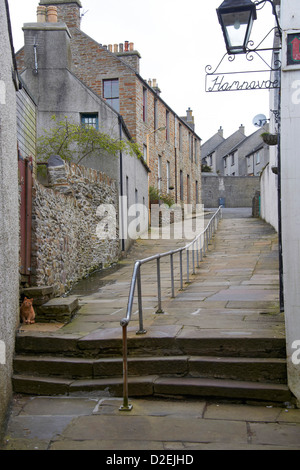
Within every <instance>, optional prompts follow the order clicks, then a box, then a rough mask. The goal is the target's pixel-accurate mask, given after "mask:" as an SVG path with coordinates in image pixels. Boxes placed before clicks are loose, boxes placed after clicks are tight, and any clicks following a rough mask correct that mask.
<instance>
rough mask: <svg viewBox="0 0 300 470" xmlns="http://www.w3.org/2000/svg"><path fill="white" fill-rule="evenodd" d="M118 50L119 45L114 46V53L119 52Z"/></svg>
mask: <svg viewBox="0 0 300 470" xmlns="http://www.w3.org/2000/svg"><path fill="white" fill-rule="evenodd" d="M118 50H119V46H118V44H114V52H115V53H116V52H118Z"/></svg>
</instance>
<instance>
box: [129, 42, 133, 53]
mask: <svg viewBox="0 0 300 470" xmlns="http://www.w3.org/2000/svg"><path fill="white" fill-rule="evenodd" d="M129 50H130V51H133V50H134V43H133V42H130V43H129Z"/></svg>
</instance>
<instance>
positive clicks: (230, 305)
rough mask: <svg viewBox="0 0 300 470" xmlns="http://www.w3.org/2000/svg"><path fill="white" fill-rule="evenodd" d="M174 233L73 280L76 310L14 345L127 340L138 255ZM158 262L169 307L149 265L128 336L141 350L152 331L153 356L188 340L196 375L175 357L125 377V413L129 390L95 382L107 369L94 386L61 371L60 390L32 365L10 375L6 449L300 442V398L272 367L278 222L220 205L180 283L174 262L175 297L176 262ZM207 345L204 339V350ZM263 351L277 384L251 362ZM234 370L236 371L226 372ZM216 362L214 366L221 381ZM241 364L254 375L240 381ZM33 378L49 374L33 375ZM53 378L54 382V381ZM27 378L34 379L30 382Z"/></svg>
mask: <svg viewBox="0 0 300 470" xmlns="http://www.w3.org/2000/svg"><path fill="white" fill-rule="evenodd" d="M173 243H174V241H173ZM178 243H183V241H181V242H179V241H178ZM171 244H172V241H169V240H155V241H151V240H139V241H137V243H136V245H135V246H134V248H133V249H132V250H131V251H130V253H129V254H128V256H127V257H126V258H125V259H124V260H122V261H121V262H120V263H119V265H118V266H117V267H115V268H114V269H111V270H107V272H106V273H105V274H102V275H101V279H100V277H99V280H98V281H99V284H98V286H100V287H98V286H97V283H96V282H94V280H93V279H90V280H89V281H87V282H85V285H83V284H82V285H80V284H78V285H77V287H76V288H75V289H74V290H73V292H72V293H71V295H76V296H78V297H79V302H80V310H79V311H78V313H77V315H76V317H75V318H74V319H73V320H72V321H71V322H70V323H68V324H67V325H58V324H41V323H40V324H38V323H37V324H36V325H34V326H22V327H21V328H20V331H19V334H18V349H19V350H21V351H22V354H23V355H24V354H27V355H31V356H32V355H34V354H35V355H36V357H38V355H43V354H47V355H50V351H51V349H53V344H54V343H55V342H57V344H59V345H60V347H61V348H62V349H61V350H63V349H65V348H66V347H67V346H66V344H67V342H68V341H72V344H73V345H74V343H76V344H77V345H78V344H79V343H80V348H82V349H83V350H85V351H86V352H87V353H88V354H87V356H86V357H88V358H89V360H90V361H91V362H93V359H92V354H93V351H94V350H96V349H97V350H98V351H99V350H101V348H104V343H103V342H102V341H104V340H105V344H106V346H107V345H108V343H109V341H115V343H114V344H118V345H119V343H120V338H121V327H120V320H121V319H122V318H123V317H124V315H125V311H126V307H127V299H128V291H129V286H130V281H131V275H132V268H133V264H134V261H135V260H136V259H141V258H144V257H145V256H150V255H151V254H153V253H157V252H163V251H167V250H168V249H170V248H171ZM161 268H162V305H163V311H164V313H161V314H156V313H155V308H156V306H157V287H156V282H155V276H156V270H155V268H154V267H153V266H152V267H151V266H150V265H145V267H144V266H143V271H142V295H143V313H144V327H145V329H146V330H147V333H146V334H145V335H139V336H137V335H136V330H137V325H138V314H137V312H134V316H133V320H132V322H131V323H130V326H129V344H130V341H132V345H133V346H134V347H136V348H137V349H136V351H140V350H142V349H144V352H145V351H146V350H147V347H149V348H150V340H151V339H152V340H154V343H153V344H154V346H153V348H156V354H155V357H156V358H155V359H154V360H152V359H151V361H152V363H153V362H159V360H160V357H159V356H161V357H163V358H164V360H166V359H167V358H168V357H169V358H170V359H171V358H172V359H173V357H174V356H179V355H180V353H179V350H180V352H181V354H182V352H183V353H184V361H185V363H186V362H187V363H189V367H190V369H189V372H191V371H194V373H193V376H192V377H182V376H180V375H178V374H174V375H173V376H171V369H172V366H171V365H170V363H171V361H169V363H168V364H169V365H168V364H167V365H166V367H167V368H168V367H170V370H169V373H170V374H169V375H168V374H167V373H166V371H165V373H162V374H161V376H159V375H157V374H155V373H154V374H153V375H151V376H149V377H143V380H144V383H142V380H141V383H137V382H138V380H137V379H136V380H133V385H132V388H131V385H130V384H129V385H130V386H129V397H130V401H131V403H132V405H133V408H132V411H130V412H125V413H124V412H123V413H122V412H120V411H119V408H120V405H121V404H122V396H121V395H120V394H117V393H116V390H120V386H121V384H120V383H119V382H118V384H117V385H116V388H114V387H113V385H112V386H111V388H110V387H108V386H107V385H106V386H105V384H104V385H103V386H102V388H101V387H100V388H99V386H100V385H99V384H100V382H101V380H100V379H99V381H98V386H97V385H95V384H96V382H97V380H96V381H93V380H91V379H84V378H82V379H81V380H72V379H70V378H69V379H68V380H67V379H64V378H63V377H62V378H61V379H60V380H59V381H57V383H59V386H60V387H61V388H60V389H59V390H62V391H63V392H62V393H60V394H58V395H57V394H55V393H48V394H47V386H48V385H49V384H50V382H51V376H50V375H51V374H49V376H48V377H42V378H41V377H40V378H38V377H36V378H34V377H33V378H32V377H31V379H32V382H31V379H30V377H29V375H28V376H26V377H22V373H21V369H19V371H20V373H19V374H18V373H15V376H14V386H15V391H16V393H15V397H14V405H13V408H12V410H11V416H10V421H9V425H8V430H7V435H6V439H5V443H4V449H7V450H23V449H48V450H72V449H78V450H100V449H101V450H106V451H110V450H137V451H138V450H165V451H166V450H168V451H170V452H171V451H172V452H174V451H181V450H184V451H187V450H190V451H193V450H208V449H209V450H217V449H220V450H221V449H223V450H225V449H226V450H229V449H230V450H239V449H248V450H254V449H255V450H257V449H259V450H262V449H264V450H269V449H273V450H274V449H277V450H279V449H293V450H296V449H297V450H299V449H300V410H299V409H295V408H294V406H293V401H292V398H291V399H290V398H289V392H288V388H287V387H286V385H284V384H283V383H281V382H282V381H281V379H279V378H277V377H275V378H274V377H273V374H275V372H274V371H275V369H276V370H277V366H278V367H282V365H283V364H284V358H282V355H284V352H283V351H282V349H284V344H285V325H284V314H283V313H280V309H279V274H278V243H277V234H276V232H275V231H274V230H273V229H272V228H271V227H270V226H269V225H268V224H265V223H264V222H263V221H261V220H260V219H255V218H252V217H251V214H250V213H249V210H248V209H234V210H230V209H224V211H223V219H222V220H221V222H220V223H219V227H218V230H217V233H216V235H215V236H214V238H213V240H212V243H211V244H210V246H209V251H208V252H207V253H206V256H205V257H204V258H203V260H202V261H200V262H199V267H197V268H196V272H195V274H194V275H191V276H190V282H189V283H188V284H185V286H184V289H183V290H180V285H179V282H178V279H179V271H178V265H177V264H175V285H176V295H175V298H171V287H170V281H169V264H168V263H165V264H164V263H162V266H161ZM135 306H136V303H135ZM35 339H37V342H36V343H35V345H36V346H34V340H35ZM198 341H200V342H199V343H198ZM43 342H44V343H43ZM42 344H43V346H41V345H42ZM200 344H201V346H199V345H200ZM245 344H246V345H247V346H245ZM38 345H39V346H38ZM68 345H70V343H68ZM147 345H148V346H147ZM68 347H70V348H71V346H68ZM107 347H108V346H107ZM199 347H200V349H201V348H202V349H203V351H200V352H201V353H199V349H198V348H199ZM35 348H36V349H35ZM47 348H48V350H47ZM99 348H100V349H99ZM244 348H245V349H244ZM205 349H206V350H205ZM60 352H61V351H60ZM69 352H70V350H69ZM159 352H160V354H159ZM134 354H136V352H135V353H134ZM270 354H271V356H270ZM146 355H147V354H146ZM58 356H59V354H58ZM70 356H71V354H69V359H70V361H71V358H70ZM148 356H149V357H150V358H151V357H152V356H154V353H153V352H152V353H151V354H150V352H149V351H148ZM200 356H201V357H200ZM202 356H205V357H202ZM212 356H215V357H214V358H213V357H212ZM232 356H234V357H232ZM25 357H26V356H24V358H25ZM229 357H231V362H230V363H229V362H227V361H228V360H229ZM258 357H259V358H260V359H259V360H258ZM261 358H262V359H261ZM177 359H178V358H177ZM107 360H108V359H107ZM132 360H133V362H134V357H133V358H132ZM174 360H175V359H174ZM262 360H264V361H265V362H264V363H263V364H262V369H263V370H264V374H267V376H268V378H269V380H268V382H269V384H264V383H261V382H260V383H258V381H257V383H256V381H255V373H256V372H255V371H253V369H255V364H256V363H258V361H262ZM76 361H77V362H76ZM116 361H117V359H116V358H115V362H116ZM179 362H180V361H179ZM179 362H178V364H179ZM212 363H214V366H213V370H214V372H211V367H212V366H211V364H212ZM217 363H218V364H217ZM111 364H112V363H110V367H111ZM80 365H81V364H80V358H78V357H74V363H73V366H74V367H75V368H76V367H80ZM119 365H120V364H119ZM275 365H276V367H275ZM94 366H95V364H94ZM269 366H270V369H268V367H269ZM178 367H179V366H178ZM248 369H249V370H248ZM203 370H205V371H206V372H205V373H203ZM226 370H230V371H231V372H230V374H231V375H233V377H227V376H225V375H224V374H226ZM241 371H243V372H241ZM247 371H248V372H247ZM212 373H214V374H216V375H217V377H218V380H217V383H218V384H217V385H216V383H214V381H213V377H212V376H210V374H212ZM241 373H242V374H246V375H245V377H244V378H243V386H242V387H240V388H239V386H238V385H237V382H238V381H239V374H241ZM247 373H248V376H247ZM222 374H223V376H222ZM253 374H254V375H253ZM183 375H184V374H183ZM203 375H204V377H203ZM35 379H36V380H37V381H38V380H39V379H40V380H41V381H42V382H43V385H41V383H40V384H39V385H36V383H34V380H35ZM113 380H114V379H111V384H113ZM184 380H185V382H183V381H184ZM259 380H260V379H259ZM272 381H273V382H276V383H275V385H273V384H271V383H270V382H272ZM250 382H251V383H252V385H249V383H250ZM134 383H135V385H134ZM220 383H222V386H220V385H219V384H220ZM115 384H116V383H115ZM245 384H247V387H248V386H249V387H250V389H249V390H250V392H249V390H248V388H247V387H246V385H245ZM233 385H234V387H233ZM54 386H55V385H53V383H52V384H50V385H49V387H50V388H49V390H53V387H54ZM23 387H27V390H28V392H27V394H24V388H23ZM37 387H40V388H39V390H44V392H43V393H40V396H37V395H36V394H35V393H34V390H38V388H37ZM139 387H141V388H140V389H139ZM218 387H221V388H218ZM232 387H233V388H232ZM251 387H252V388H251ZM246 388H247V390H246ZM200 389H202V392H201V391H200ZM131 390H132V392H133V393H132V395H131ZM249 393H250V395H249ZM251 393H253V395H251ZM261 394H262V395H261ZM251 397H253V399H251ZM276 397H277V398H276ZM285 397H287V398H285ZM257 398H259V400H258V402H257ZM273 401H274V403H273ZM46 423H47V424H46Z"/></svg>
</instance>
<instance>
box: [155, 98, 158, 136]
mask: <svg viewBox="0 0 300 470" xmlns="http://www.w3.org/2000/svg"><path fill="white" fill-rule="evenodd" d="M157 128H158V118H157V99H155V100H154V130H155V129H157Z"/></svg>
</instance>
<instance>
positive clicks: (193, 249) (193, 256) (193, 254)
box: [192, 242, 195, 274]
mask: <svg viewBox="0 0 300 470" xmlns="http://www.w3.org/2000/svg"><path fill="white" fill-rule="evenodd" d="M194 245H195V242H194V243H193V244H192V259H193V274H195V247H194Z"/></svg>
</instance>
